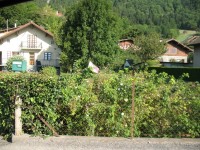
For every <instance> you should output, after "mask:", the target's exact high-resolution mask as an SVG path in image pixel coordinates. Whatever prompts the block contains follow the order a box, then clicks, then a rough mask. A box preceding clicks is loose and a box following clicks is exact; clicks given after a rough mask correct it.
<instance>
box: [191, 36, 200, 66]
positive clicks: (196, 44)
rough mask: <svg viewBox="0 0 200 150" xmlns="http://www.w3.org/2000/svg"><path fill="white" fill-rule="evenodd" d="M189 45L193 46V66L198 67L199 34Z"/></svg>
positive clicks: (199, 64) (199, 60)
mask: <svg viewBox="0 0 200 150" xmlns="http://www.w3.org/2000/svg"><path fill="white" fill-rule="evenodd" d="M189 46H193V47H194V55H193V67H200V36H199V37H196V38H195V39H193V41H191V42H190V44H189Z"/></svg>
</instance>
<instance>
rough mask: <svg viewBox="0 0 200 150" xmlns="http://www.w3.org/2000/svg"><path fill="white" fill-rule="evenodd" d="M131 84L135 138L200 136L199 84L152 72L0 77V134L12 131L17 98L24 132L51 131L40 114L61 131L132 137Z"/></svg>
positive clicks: (5, 75) (6, 75)
mask: <svg viewBox="0 0 200 150" xmlns="http://www.w3.org/2000/svg"><path fill="white" fill-rule="evenodd" d="M133 82H134V84H135V95H134V99H135V124H134V129H135V130H134V135H135V136H136V137H143V136H148V137H199V136H200V127H199V124H200V122H199V117H200V112H199V110H200V97H199V92H200V84H199V83H189V82H184V81H182V80H176V79H175V78H174V77H172V76H168V75H167V74H166V73H161V74H156V73H155V72H151V73H148V72H140V73H135V76H134V77H132V76H130V75H128V74H123V73H118V74H98V75H94V76H93V77H92V78H83V76H82V75H81V74H66V75H62V76H60V77H59V78H58V77H55V76H54V77H53V76H52V77H48V76H46V75H41V74H34V73H31V74H28V73H24V74H22V73H18V74H14V73H13V74H10V73H9V74H5V73H4V74H2V76H1V77H0V92H1V94H0V106H1V107H0V134H1V135H4V134H8V133H12V132H13V130H14V129H13V128H14V120H13V119H14V116H13V115H14V107H15V106H14V100H15V98H16V96H20V97H21V99H22V101H23V105H22V108H23V111H22V120H23V131H24V132H25V133H29V134H48V135H49V134H50V135H51V134H52V131H51V130H50V129H49V128H48V127H47V126H45V125H44V123H43V122H42V121H41V120H40V119H39V117H38V116H41V117H42V118H43V119H45V120H46V122H48V123H49V124H50V125H52V126H53V128H54V129H55V130H56V131H57V132H58V133H59V134H63V135H95V136H123V137H130V135H131V133H130V126H131V116H130V114H131V101H132V85H133ZM186 93H187V94H186Z"/></svg>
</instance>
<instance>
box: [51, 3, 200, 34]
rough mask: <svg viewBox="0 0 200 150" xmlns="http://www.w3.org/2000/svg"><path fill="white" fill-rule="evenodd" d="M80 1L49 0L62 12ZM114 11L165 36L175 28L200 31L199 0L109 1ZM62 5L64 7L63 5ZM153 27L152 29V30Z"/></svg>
mask: <svg viewBox="0 0 200 150" xmlns="http://www.w3.org/2000/svg"><path fill="white" fill-rule="evenodd" d="M78 1H80V0H76V1H75V0H65V1H63V0H51V2H50V4H51V6H52V7H54V8H56V9H60V10H63V7H64V8H67V7H69V6H70V5H72V4H74V3H76V2H78ZM111 1H112V2H113V6H114V10H115V11H116V12H117V13H118V14H119V15H120V16H121V17H125V18H128V19H129V20H130V21H131V22H132V23H133V24H142V25H145V24H147V25H149V26H151V27H153V26H154V27H156V28H157V30H160V32H161V33H162V34H163V35H165V36H170V34H172V31H170V29H172V30H174V29H176V28H181V29H200V26H199V25H200V17H199V16H198V15H197V14H199V13H200V9H199V8H200V2H199V0H167V1H165V0H151V1H149V0H131V1H130V0H111ZM63 4H64V5H63ZM154 27H153V28H154Z"/></svg>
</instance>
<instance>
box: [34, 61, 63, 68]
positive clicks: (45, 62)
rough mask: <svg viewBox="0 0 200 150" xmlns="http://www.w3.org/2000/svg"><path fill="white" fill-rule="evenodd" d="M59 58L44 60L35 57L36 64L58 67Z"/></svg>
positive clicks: (38, 65)
mask: <svg viewBox="0 0 200 150" xmlns="http://www.w3.org/2000/svg"><path fill="white" fill-rule="evenodd" d="M59 62H60V59H51V60H44V59H37V60H36V66H37V67H43V66H54V67H60V63H59Z"/></svg>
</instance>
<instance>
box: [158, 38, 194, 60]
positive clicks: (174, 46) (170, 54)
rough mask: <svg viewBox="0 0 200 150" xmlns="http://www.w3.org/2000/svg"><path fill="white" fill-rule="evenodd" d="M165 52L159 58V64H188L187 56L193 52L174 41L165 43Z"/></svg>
mask: <svg viewBox="0 0 200 150" xmlns="http://www.w3.org/2000/svg"><path fill="white" fill-rule="evenodd" d="M166 43H167V44H166V52H165V53H164V54H163V55H162V56H161V57H160V61H161V62H165V63H166V62H181V63H188V55H189V53H191V52H193V50H192V49H191V48H189V47H187V46H186V45H183V44H182V43H180V42H178V41H177V40H175V39H170V40H168V41H167V42H166Z"/></svg>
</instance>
